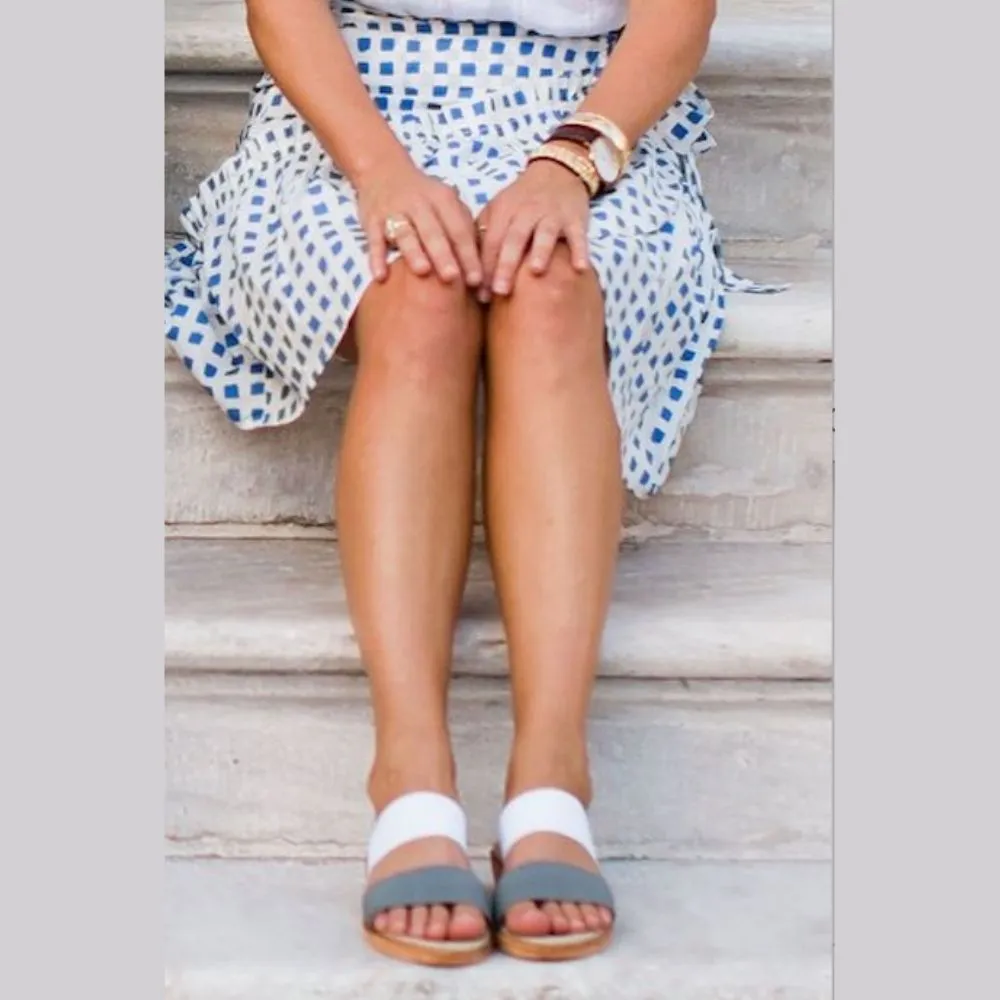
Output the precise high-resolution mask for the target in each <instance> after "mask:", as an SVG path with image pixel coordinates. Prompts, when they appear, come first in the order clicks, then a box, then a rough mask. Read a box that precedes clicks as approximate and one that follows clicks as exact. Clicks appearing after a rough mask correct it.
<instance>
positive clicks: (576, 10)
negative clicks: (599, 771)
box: [166, 0, 750, 964]
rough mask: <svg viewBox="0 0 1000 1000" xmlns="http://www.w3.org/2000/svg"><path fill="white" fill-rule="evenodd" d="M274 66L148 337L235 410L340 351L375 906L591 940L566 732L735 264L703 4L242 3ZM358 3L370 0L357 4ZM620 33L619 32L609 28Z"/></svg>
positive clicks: (552, 944)
mask: <svg viewBox="0 0 1000 1000" xmlns="http://www.w3.org/2000/svg"><path fill="white" fill-rule="evenodd" d="M247 7H248V24H249V30H250V34H251V35H252V38H253V41H254V43H255V45H256V48H257V51H258V52H259V54H260V58H261V60H262V62H263V63H264V65H265V67H266V69H267V75H266V76H265V77H264V78H263V79H262V80H261V81H260V82H259V83H258V85H257V86H256V88H255V90H254V93H253V100H252V107H251V110H250V115H249V119H248V121H247V124H246V127H245V129H244V131H243V133H242V135H241V137H240V141H239V146H238V148H237V150H236V152H235V153H234V155H233V156H232V157H231V158H230V159H228V160H227V161H226V162H225V163H223V164H222V165H221V166H220V167H219V168H218V170H216V171H215V173H213V174H212V176H211V177H209V178H208V179H207V180H206V181H205V182H204V183H203V184H202V186H201V188H200V189H199V191H198V193H197V195H196V196H195V197H194V198H193V200H192V201H191V202H190V204H189V205H188V207H187V208H186V210H185V213H184V217H183V221H184V225H185V229H186V231H187V234H188V238H187V239H186V240H185V241H182V242H181V243H179V244H178V245H177V246H175V247H174V248H172V249H171V250H170V251H168V255H167V295H166V313H167V322H166V326H167V337H168V339H169V340H170V341H171V342H172V343H173V345H174V347H175V349H176V350H177V352H178V353H179V355H180V356H181V357H182V358H183V359H184V362H185V363H186V365H187V366H188V368H189V369H190V370H191V371H192V374H193V375H194V376H195V377H196V378H197V379H199V380H200V381H201V382H202V384H203V385H204V386H205V387H206V388H207V389H208V390H209V391H210V392H211V393H212V394H213V395H214V397H215V398H216V400H217V401H218V403H219V405H220V406H221V407H222V408H223V409H224V410H225V411H226V412H227V414H228V415H229V417H230V418H231V419H232V420H233V421H234V422H235V423H236V424H237V425H238V426H240V427H242V428H257V427H267V426H274V425H277V424H282V423H286V422H288V421H291V420H293V419H295V418H296V417H297V416H298V415H299V414H300V413H301V412H302V409H303V407H304V406H305V405H306V402H307V400H308V398H309V394H310V392H311V390H312V389H313V387H314V386H315V384H316V380H317V378H318V376H319V374H320V373H321V371H322V370H323V368H324V366H325V365H326V364H327V363H328V362H329V360H330V359H331V358H332V357H334V356H335V355H337V354H339V355H340V356H341V357H342V358H349V359H351V360H356V361H357V363H358V370H357V378H356V381H355V384H354V387H353V391H352V395H351V399H350V404H349V408H348V416H347V421H346V427H345V430H344V437H343V444H342V450H341V455H340V461H339V468H338V471H337V523H338V528H339V538H340V543H339V544H340V548H341V554H342V563H343V574H344V580H345V586H346V590H347V596H348V603H349V607H350V612H351V616H352V620H353V623H354V627H355V630H356V634H357V637H358V642H359V647H360V651H361V656H362V658H363V661H364V664H365V668H366V670H367V672H368V674H369V676H370V679H371V691H372V698H373V701H374V716H375V727H376V752H375V760H374V763H373V766H372V769H371V772H370V776H369V785H368V787H369V792H370V796H371V799H372V802H373V805H374V807H375V810H376V814H377V817H378V818H377V820H376V823H375V827H374V829H373V832H372V839H371V844H370V848H369V855H368V868H369V876H368V877H369V881H368V889H367V891H366V894H365V899H364V906H363V909H364V925H365V930H366V935H367V937H368V939H369V941H370V942H371V943H372V944H373V945H374V946H375V947H377V948H378V949H379V950H381V951H383V952H385V953H387V954H390V955H394V956H396V957H401V958H406V959H410V960H413V961H418V962H428V963H439V964H460V963H465V962H470V961H473V960H476V959H479V958H482V957H483V956H484V955H485V954H487V952H488V951H489V949H490V947H491V935H490V930H491V928H492V929H495V930H496V932H497V939H498V942H499V946H500V947H501V948H502V949H503V950H505V951H507V952H509V953H511V954H514V955H517V956H521V957H525V958H548V959H551V958H570V957H578V956H580V955H584V954H589V953H591V952H594V951H597V950H599V949H600V948H602V947H604V946H605V945H606V944H607V942H608V941H609V940H610V937H611V931H612V923H613V901H612V897H611V893H610V891H609V889H608V887H607V884H606V883H605V882H604V880H603V878H602V877H601V875H600V873H599V869H598V865H597V861H596V854H595V851H594V846H593V842H592V840H591V836H590V830H589V827H588V822H587V813H586V807H587V805H588V803H589V801H590V798H591V785H590V778H589V774H588V763H587V747H586V729H587V712H588V704H589V700H590V694H591V687H592V684H593V680H594V674H595V669H596V663H597V660H598V646H599V640H600V636H601V632H602V628H603V623H604V618H605V614H606V609H607V606H608V602H609V592H610V588H611V584H612V578H613V574H614V568H615V558H616V552H617V547H618V539H619V529H620V521H621V506H622V489H621V480H622V479H624V482H625V485H626V486H627V487H628V488H629V489H630V490H631V491H632V492H633V493H635V494H636V495H639V496H644V495H649V494H651V493H653V492H655V491H656V490H657V489H659V487H660V486H662V484H663V482H664V480H665V479H666V477H667V473H668V470H669V465H670V461H671V458H672V457H673V455H674V454H675V453H676V450H677V447H678V445H679V443H680V439H681V435H682V433H683V431H684V428H685V426H686V425H687V423H688V422H689V421H690V419H691V417H692V415H693V411H694V406H695V401H696V397H697V393H698V388H699V382H700V377H701V373H702V367H703V365H704V363H705V361H706V360H707V358H708V356H709V355H710V353H711V352H712V350H713V349H714V347H715V346H716V339H717V337H718V335H719V331H720V329H721V328H722V322H723V311H724V306H725V300H724V295H723V291H724V289H725V288H727V287H734V286H736V285H737V284H739V286H740V287H750V286H748V285H747V284H746V283H743V282H737V281H736V279H734V278H733V277H732V276H731V274H730V273H729V272H728V271H727V270H726V269H725V268H724V266H723V264H722V261H721V257H720V253H719V248H718V241H717V239H716V233H715V228H714V225H713V223H712V220H711V218H710V216H709V214H708V212H707V209H706V206H705V203H704V200H703V198H702V194H701V188H700V182H699V179H698V173H697V171H696V169H695V166H694V163H693V155H694V154H695V153H697V152H700V151H701V150H703V149H707V148H709V147H710V146H711V144H712V140H711V139H710V137H709V136H708V134H707V133H706V132H705V125H706V123H707V121H708V119H709V118H710V116H711V109H710V108H709V106H708V105H707V103H706V102H705V100H704V99H703V98H702V96H701V95H700V93H699V92H698V91H697V90H695V89H694V88H693V87H692V86H691V85H690V81H691V80H692V78H693V77H694V75H695V72H696V71H697V69H698V66H699V63H700V61H701V59H702V56H703V55H704V52H705V49H706V46H707V43H708V38H709V30H710V27H711V24H712V21H713V18H714V14H715V4H714V2H713V0H631V2H626V0H589V2H588V0H558V2H557V0H545V2H541V0H384V2H383V0H378V2H376V0H365V6H362V5H361V4H359V3H356V2H353V0H343V2H334V3H333V5H332V7H328V0H248V3H247ZM376 7H377V8H378V9H376ZM623 26H625V27H624V30H621V29H622V28H623ZM481 366H482V369H483V370H484V372H485V386H486V400H487V423H486V435H485V437H486V440H485V464H484V487H483V492H484V498H485V520H486V523H487V538H488V544H489V551H490V557H491V562H492V567H493V574H494V578H495V582H496V587H497V592H498V595H499V601H500V606H501V610H502V615H503V621H504V625H505V628H506V634H507V640H508V644H509V651H510V672H511V682H512V689H513V701H514V723H515V735H514V740H513V745H512V748H511V753H510V760H509V766H508V771H507V776H506V795H505V801H506V805H505V807H504V809H503V810H502V812H501V816H500V822H499V836H498V847H497V850H496V851H495V854H494V870H495V874H496V876H497V879H498V882H497V886H496V891H495V898H494V899H493V900H492V901H490V900H489V899H488V897H487V894H486V892H485V890H484V888H483V886H482V885H481V884H480V882H479V881H478V880H477V879H476V878H475V876H474V875H472V873H471V872H470V871H469V868H468V858H467V856H466V840H465V817H464V814H463V812H462V809H461V807H460V805H459V804H458V802H457V793H456V786H455V765H454V761H453V759H452V752H451V747H450V743H449V736H448V727H447V718H446V701H447V697H446V696H447V686H448V676H449V668H450V656H451V650H452V639H453V630H454V627H455V624H456V619H457V615H458V609H459V602H460V598H461V594H462V590H463V584H464V579H465V574H466V570H467V564H468V560H469V556H470V544H471V531H472V521H473V498H474V490H475V483H474V466H475V424H474V420H475V406H476V393H477V384H478V376H479V372H480V370H481Z"/></svg>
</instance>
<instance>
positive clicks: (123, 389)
mask: <svg viewBox="0 0 1000 1000" xmlns="http://www.w3.org/2000/svg"><path fill="white" fill-rule="evenodd" d="M4 41H5V43H6V44H5V45H4V57H5V65H4V85H5V91H6V92H5V94H4V101H3V106H4V120H3V143H2V149H0V192H2V194H3V200H2V205H3V222H4V227H3V228H4V231H3V248H4V251H5V253H4V255H3V257H4V261H3V269H4V280H3V281H0V289H2V300H3V309H2V316H3V329H2V333H0V338H2V339H0V344H2V346H0V351H2V354H3V358H4V369H3V379H2V385H3V406H2V411H3V423H2V427H3V451H2V454H3V465H2V473H0V478H2V489H0V505H2V508H0V516H2V525H3V528H4V533H3V541H2V546H0V586H2V591H0V595H2V596H0V607H2V614H0V636H2V645H0V650H2V654H0V655H2V667H3V687H2V690H0V920H2V924H0V926H2V932H0V933H2V937H0V995H2V996H3V997H5V998H6V997H9V998H11V1000H14V998H18V1000H35V998H37V1000H63V998H65V1000H69V998H77V1000H85V998H89V997H100V998H101V1000H145V998H153V997H161V996H162V995H163V982H164V980H163V945H162V938H163V917H162V909H163V907H162V882H163V795H164V779H163V666H162V664H163V525H162V520H163V375H162V372H163V346H162V342H161V340H160V337H161V336H162V334H160V333H159V331H160V330H161V329H162V325H161V324H162V319H161V316H162V312H161V310H162V305H161V303H162V294H163V293H162V288H163V284H162V282H163V271H162V267H163V264H162V252H163V242H162V230H163V209H162V205H163V152H162V150H163V145H162V144H163V7H162V5H160V4H157V3H150V2H148V0H142V2H134V0H131V2H128V0H117V2H115V3H106V4H86V3H84V4H52V3H43V4H35V3H25V4H17V5H15V7H14V8H12V9H11V10H10V11H9V12H8V14H7V19H6V21H5V28H4Z"/></svg>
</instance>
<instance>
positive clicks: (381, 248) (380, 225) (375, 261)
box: [365, 219, 389, 281]
mask: <svg viewBox="0 0 1000 1000" xmlns="http://www.w3.org/2000/svg"><path fill="white" fill-rule="evenodd" d="M384 226H385V222H384V220H382V219H373V220H371V221H370V222H369V223H368V226H367V227H366V229H365V232H366V234H367V236H368V262H369V264H370V266H371V269H372V276H373V277H374V278H375V280H376V281H385V279H386V278H387V277H388V276H389V265H388V262H387V261H386V251H387V246H386V239H385V228H384Z"/></svg>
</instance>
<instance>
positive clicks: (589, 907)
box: [580, 903, 604, 931]
mask: <svg viewBox="0 0 1000 1000" xmlns="http://www.w3.org/2000/svg"><path fill="white" fill-rule="evenodd" d="M580 914H581V915H582V916H583V922H584V923H585V924H586V925H587V930H588V931H599V930H601V928H603V927H604V924H603V923H602V921H601V915H600V913H598V911H597V907H596V906H594V904H593V903H581V904H580Z"/></svg>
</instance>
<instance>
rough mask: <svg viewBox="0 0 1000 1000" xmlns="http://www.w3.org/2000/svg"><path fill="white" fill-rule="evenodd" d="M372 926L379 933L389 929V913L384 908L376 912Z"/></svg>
mask: <svg viewBox="0 0 1000 1000" xmlns="http://www.w3.org/2000/svg"><path fill="white" fill-rule="evenodd" d="M372 926H374V928H375V930H376V931H378V933H379V934H384V933H385V932H386V931H387V930H388V929H389V914H388V913H387V912H386V911H385V910H383V911H382V912H381V913H379V914H376V916H375V920H374V921H373V922H372Z"/></svg>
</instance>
